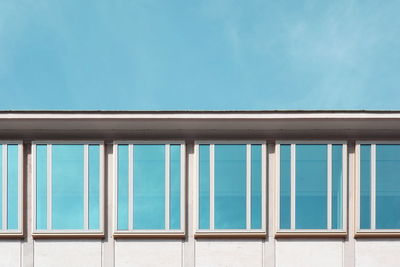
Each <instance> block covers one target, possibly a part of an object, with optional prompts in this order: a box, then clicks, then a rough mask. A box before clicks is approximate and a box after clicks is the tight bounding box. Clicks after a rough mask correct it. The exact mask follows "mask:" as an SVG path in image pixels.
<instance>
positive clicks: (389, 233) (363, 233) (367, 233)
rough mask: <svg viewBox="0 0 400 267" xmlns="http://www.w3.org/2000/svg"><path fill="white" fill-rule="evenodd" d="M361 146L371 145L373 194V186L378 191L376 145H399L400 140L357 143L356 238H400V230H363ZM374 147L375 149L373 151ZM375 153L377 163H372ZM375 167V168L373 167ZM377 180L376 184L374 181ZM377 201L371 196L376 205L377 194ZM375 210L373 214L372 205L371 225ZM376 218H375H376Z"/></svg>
mask: <svg viewBox="0 0 400 267" xmlns="http://www.w3.org/2000/svg"><path fill="white" fill-rule="evenodd" d="M361 145H371V166H370V168H371V192H372V186H374V187H375V189H376V145H399V146H400V140H381V141H379V140H362V141H356V149H355V152H356V153H355V159H356V160H355V161H356V162H355V163H356V164H355V167H356V168H355V178H356V179H355V186H354V188H355V190H354V191H355V199H354V201H355V203H354V207H355V210H356V218H355V220H354V224H355V225H354V229H355V234H354V236H355V237H400V228H399V229H361V227H360V226H361V217H360V215H361V198H360V197H361V188H360V186H361V172H360V167H361ZM373 146H374V147H375V148H374V149H373ZM373 152H374V160H375V162H374V163H372V153H373ZM373 166H374V167H373ZM373 168H374V170H375V174H374V175H372V169H373ZM373 178H374V179H375V181H374V183H373V182H372V179H373ZM374 197H375V199H374V200H373V199H372V195H371V202H372V201H374V203H376V194H374ZM374 207H375V210H374V211H373V212H372V203H371V207H370V212H371V224H372V221H373V219H376V205H374ZM374 217H375V218H374Z"/></svg>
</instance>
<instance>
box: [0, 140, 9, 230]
mask: <svg viewBox="0 0 400 267" xmlns="http://www.w3.org/2000/svg"><path fill="white" fill-rule="evenodd" d="M7 146H8V145H7V144H3V152H2V153H3V155H2V156H3V160H2V165H3V166H2V167H3V172H2V194H3V199H2V201H3V203H2V204H3V205H2V211H3V212H2V227H1V229H3V230H6V229H7V206H8V205H7V191H8V190H7V187H8V186H7V182H8V181H7V176H8V170H7V167H8V166H7V165H8V161H7V154H8V153H7Z"/></svg>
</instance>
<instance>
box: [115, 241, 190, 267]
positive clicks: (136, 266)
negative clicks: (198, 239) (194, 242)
mask: <svg viewBox="0 0 400 267" xmlns="http://www.w3.org/2000/svg"><path fill="white" fill-rule="evenodd" d="M182 250H183V244H182V241H180V240H178V241H177V240H151V239H150V240H132V239H130V240H116V241H115V265H114V266H115V267H152V266H163V267H179V266H182V262H183V254H182Z"/></svg>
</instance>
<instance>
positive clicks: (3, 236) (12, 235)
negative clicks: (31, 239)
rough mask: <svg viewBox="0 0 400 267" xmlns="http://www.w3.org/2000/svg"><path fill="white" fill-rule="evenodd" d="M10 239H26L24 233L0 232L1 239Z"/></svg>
mask: <svg viewBox="0 0 400 267" xmlns="http://www.w3.org/2000/svg"><path fill="white" fill-rule="evenodd" d="M9 238H24V233H22V232H7V231H4V232H0V239H9Z"/></svg>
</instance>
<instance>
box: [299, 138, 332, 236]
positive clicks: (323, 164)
mask: <svg viewBox="0 0 400 267" xmlns="http://www.w3.org/2000/svg"><path fill="white" fill-rule="evenodd" d="M326 228H327V146H326V145H296V229H326Z"/></svg>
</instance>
